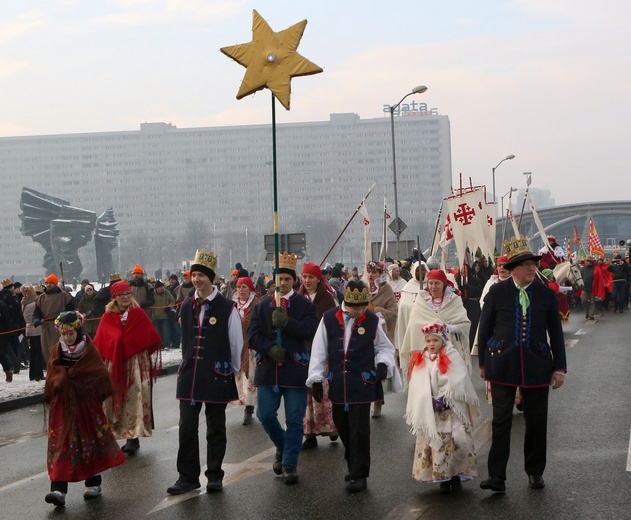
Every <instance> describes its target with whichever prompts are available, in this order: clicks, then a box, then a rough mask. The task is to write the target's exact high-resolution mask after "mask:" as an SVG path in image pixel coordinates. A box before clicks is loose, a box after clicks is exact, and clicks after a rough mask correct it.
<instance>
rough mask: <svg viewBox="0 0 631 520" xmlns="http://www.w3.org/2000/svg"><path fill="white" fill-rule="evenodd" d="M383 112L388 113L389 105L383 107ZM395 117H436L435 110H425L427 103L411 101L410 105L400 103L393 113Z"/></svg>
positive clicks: (436, 112)
mask: <svg viewBox="0 0 631 520" xmlns="http://www.w3.org/2000/svg"><path fill="white" fill-rule="evenodd" d="M383 111H384V113H386V114H389V113H390V105H383ZM392 113H393V115H395V116H404V117H405V116H437V115H438V109H437V108H427V103H419V102H417V101H412V102H411V103H401V104H400V105H399V106H398V107H397V108H396V109H395V110H394V111H393V112H392Z"/></svg>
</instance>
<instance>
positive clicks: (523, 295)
mask: <svg viewBox="0 0 631 520" xmlns="http://www.w3.org/2000/svg"><path fill="white" fill-rule="evenodd" d="M517 289H518V290H519V305H521V313H522V316H524V317H526V314H528V307H530V298H528V293H527V292H526V289H524V288H523V287H522V286H521V285H517Z"/></svg>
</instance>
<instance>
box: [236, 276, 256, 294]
mask: <svg viewBox="0 0 631 520" xmlns="http://www.w3.org/2000/svg"><path fill="white" fill-rule="evenodd" d="M239 285H247V286H248V287H249V288H250V291H254V283H253V282H252V278H250V277H248V276H242V277H241V278H239V279H238V280H237V287H238V286H239Z"/></svg>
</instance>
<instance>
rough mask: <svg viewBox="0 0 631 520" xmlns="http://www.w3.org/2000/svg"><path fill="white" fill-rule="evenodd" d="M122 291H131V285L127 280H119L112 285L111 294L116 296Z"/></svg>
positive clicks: (113, 296)
mask: <svg viewBox="0 0 631 520" xmlns="http://www.w3.org/2000/svg"><path fill="white" fill-rule="evenodd" d="M122 292H131V287H130V285H129V283H128V282H127V280H119V281H118V282H116V283H113V284H112V285H110V296H111V297H112V298H116V297H117V296H118V295H119V294H120V293H122Z"/></svg>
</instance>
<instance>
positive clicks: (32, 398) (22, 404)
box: [0, 365, 178, 413]
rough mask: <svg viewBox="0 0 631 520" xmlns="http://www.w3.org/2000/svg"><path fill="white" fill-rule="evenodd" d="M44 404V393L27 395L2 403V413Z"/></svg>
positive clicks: (166, 372)
mask: <svg viewBox="0 0 631 520" xmlns="http://www.w3.org/2000/svg"><path fill="white" fill-rule="evenodd" d="M177 368H178V365H169V366H168V367H163V368H162V370H161V371H160V373H159V374H158V377H162V376H168V375H171V374H175V373H176V372H177ZM43 403H44V393H43V392H42V393H39V394H35V395H27V396H26V397H18V398H16V399H8V400H6V401H0V413H5V412H12V411H14V410H19V409H20V408H26V407H28V406H33V405H39V404H43Z"/></svg>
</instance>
